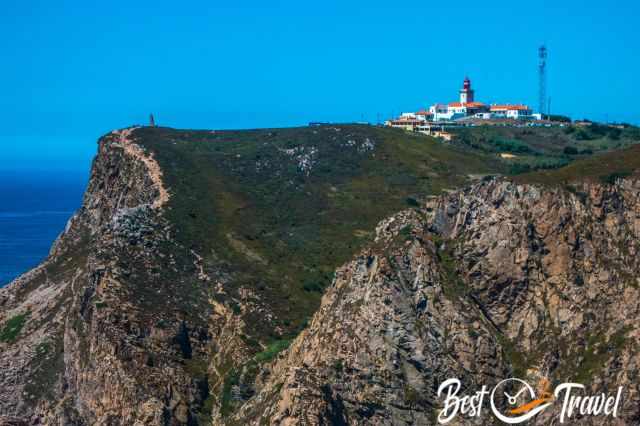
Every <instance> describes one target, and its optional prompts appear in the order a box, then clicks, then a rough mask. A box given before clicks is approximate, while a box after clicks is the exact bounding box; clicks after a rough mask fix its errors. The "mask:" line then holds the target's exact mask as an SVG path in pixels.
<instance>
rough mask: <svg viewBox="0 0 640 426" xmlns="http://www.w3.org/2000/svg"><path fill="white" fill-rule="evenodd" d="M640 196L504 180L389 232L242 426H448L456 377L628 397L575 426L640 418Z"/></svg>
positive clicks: (439, 203) (281, 365)
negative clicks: (442, 420) (615, 410)
mask: <svg viewBox="0 0 640 426" xmlns="http://www.w3.org/2000/svg"><path fill="white" fill-rule="evenodd" d="M639 197H640V181H638V180H636V179H628V180H621V181H618V183H617V184H616V185H614V186H603V185H600V184H581V185H577V186H575V187H571V188H569V190H567V189H548V188H545V189H543V188H540V187H536V186H529V185H516V184H513V183H509V182H505V181H490V182H484V183H482V184H479V185H476V186H474V187H471V188H469V189H467V190H464V191H459V192H455V193H452V194H449V195H446V196H444V197H441V198H435V199H432V200H429V201H428V202H426V203H425V204H424V205H423V206H422V207H421V208H420V209H417V210H412V211H405V212H402V213H399V214H397V215H395V216H393V217H391V218H389V219H387V220H385V221H383V222H382V223H381V224H380V226H379V227H378V229H377V238H376V242H375V244H374V245H373V246H372V247H370V248H368V249H367V250H365V251H363V252H362V253H361V254H360V255H359V256H358V257H357V258H356V259H355V260H354V261H352V262H350V263H349V264H347V265H345V266H344V267H342V268H341V269H339V270H338V271H337V273H336V277H335V280H334V283H333V285H332V287H331V288H330V289H329V290H328V292H327V294H326V295H325V296H324V298H323V301H322V306H321V308H320V310H319V312H318V313H317V314H316V315H315V316H314V319H313V321H312V323H311V325H310V326H309V327H308V329H306V330H305V331H304V332H303V333H302V334H301V335H300V336H299V337H298V338H297V339H296V341H295V342H294V343H293V344H292V346H291V347H290V349H289V350H288V351H287V352H286V353H285V354H283V356H282V357H281V358H280V359H279V360H278V361H277V362H275V363H274V364H273V365H272V366H270V368H269V369H268V371H265V372H264V376H263V377H264V378H265V379H264V383H263V384H262V387H261V390H260V392H259V393H258V394H257V395H256V396H255V397H254V398H253V399H252V400H250V401H249V402H248V403H247V404H246V405H245V406H243V407H242V409H241V410H240V411H239V412H238V413H236V415H235V416H234V417H233V419H232V420H231V423H233V422H235V423H237V424H246V423H251V424H262V423H263V422H264V421H265V420H268V422H269V423H270V424H353V425H356V424H388V425H396V424H435V423H436V415H437V412H438V410H439V409H440V408H441V407H442V405H441V404H442V399H441V398H438V396H437V389H438V386H439V384H440V383H442V382H443V381H444V380H446V379H448V378H459V379H460V380H461V381H462V383H463V386H464V388H465V389H480V387H481V385H482V384H486V385H488V386H492V385H495V384H496V383H497V382H499V381H500V380H502V379H504V378H508V377H514V376H515V377H521V378H524V379H527V380H529V381H532V383H536V382H537V380H538V379H539V378H542V377H545V378H548V379H549V380H551V381H552V382H553V383H558V382H566V381H576V382H578V383H583V384H585V385H586V386H587V388H588V389H589V391H590V392H591V393H593V394H596V393H598V392H601V391H611V390H612V389H613V390H615V389H616V388H617V386H623V388H624V392H625V401H624V405H623V408H622V409H621V413H620V414H619V416H618V418H616V419H612V418H606V419H605V418H598V417H591V418H587V417H584V418H581V419H579V420H577V419H575V418H574V419H573V422H575V423H576V424H604V423H610V424H635V423H637V421H638V419H639V418H640V408H639V407H640V405H639V402H640V401H639V396H638V385H637V383H638V372H639V370H638V364H639V362H640V355H639V353H638V346H637V336H638V333H639V332H640V329H639V328H638V325H637V318H638V315H639V313H640V312H639V308H640V305H639V302H638V300H639V298H638V296H640V294H639V290H638V278H637V276H638V271H639V267H640V265H639V264H638V258H637V256H636V253H637V250H638V248H639V242H640V239H639V237H640V234H638V220H639V218H640V198H639ZM558 409H559V408H558ZM558 409H554V410H549V411H548V412H545V413H542V414H541V415H540V416H538V417H537V418H536V419H535V420H534V421H535V422H537V424H550V423H551V422H553V421H556V422H557V420H558V419H557V416H558ZM487 415H488V416H490V414H487ZM554 418H555V420H554ZM457 421H458V422H459V423H472V424H486V422H487V421H491V420H490V417H488V418H485V419H482V418H479V419H471V418H466V419H465V417H464V416H459V418H457ZM566 423H571V421H569V422H567V420H566V419H565V424H566Z"/></svg>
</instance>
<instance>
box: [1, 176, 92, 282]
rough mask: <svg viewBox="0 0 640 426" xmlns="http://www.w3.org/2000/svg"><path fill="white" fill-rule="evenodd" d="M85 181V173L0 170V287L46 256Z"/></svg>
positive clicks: (77, 204)
mask: <svg viewBox="0 0 640 426" xmlns="http://www.w3.org/2000/svg"><path fill="white" fill-rule="evenodd" d="M86 183H87V174H86V173H82V172H74V173H72V172H58V171H56V172H44V171H37V172H33V171H30V172H24V171H15V172H14V171H11V172H0V287H2V286H4V285H6V284H8V283H9V282H11V280H13V279H14V278H15V277H17V276H19V275H20V274H22V273H24V272H26V271H28V270H29V269H31V268H33V267H34V266H37V265H38V264H39V263H40V262H41V261H42V260H43V259H44V258H45V257H46V256H47V254H48V253H49V249H50V248H51V244H52V243H53V241H54V240H55V239H56V237H57V236H58V235H59V234H60V233H61V232H62V231H63V230H64V227H65V225H66V223H67V221H68V220H69V218H70V217H71V216H72V215H73V212H74V211H75V210H77V209H78V208H79V207H80V204H81V202H82V194H83V192H84V189H85V187H86Z"/></svg>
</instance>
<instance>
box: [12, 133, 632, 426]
mask: <svg viewBox="0 0 640 426" xmlns="http://www.w3.org/2000/svg"><path fill="white" fill-rule="evenodd" d="M311 131H313V133H312V135H313V137H317V138H319V139H318V140H315V139H311V140H312V142H311V143H313V146H312V147H309V146H303V147H302V148H300V147H296V148H291V147H289V145H288V144H289V143H290V140H291V139H294V136H295V137H297V136H298V134H297V133H292V134H288V133H285V136H284V137H283V141H284V142H282V141H274V138H275V136H274V135H275V132H271V131H269V132H266V131H265V132H263V133H262V134H260V135H255V134H250V136H251V138H255V139H256V141H257V142H255V144H254V146H255V147H257V148H256V151H255V152H254V151H249V148H248V145H247V144H245V145H238V144H233V142H234V141H233V140H232V139H233V137H235V136H233V137H231V140H230V141H227V140H225V139H224V138H225V137H229V136H225V135H218V134H215V133H211V132H200V133H192V132H182V133H180V132H176V131H170V130H166V129H164V130H163V129H125V130H121V131H116V132H112V133H110V134H108V135H106V136H105V137H103V138H102V139H101V140H100V144H99V153H98V156H97V157H96V160H95V161H94V164H93V169H92V176H91V180H90V183H89V186H88V189H87V192H86V195H85V198H84V201H83V205H82V207H81V209H80V210H79V211H78V212H77V213H76V214H75V215H74V217H73V218H72V219H71V220H70V221H69V224H68V226H67V229H66V230H65V232H64V233H63V234H62V235H61V236H60V237H59V238H58V240H57V241H56V242H55V244H54V245H53V247H52V249H51V254H50V256H49V257H48V258H47V260H46V261H45V262H43V264H42V265H40V266H39V267H37V268H35V269H34V270H32V271H30V272H28V273H27V274H25V275H23V276H22V277H20V278H19V279H17V280H15V281H14V282H13V283H12V284H11V285H9V286H7V287H5V288H3V289H0V424H3V422H5V423H7V424H60V425H63V424H64V425H67V424H72V425H94V424H96V425H119V424H120V425H196V424H199V425H203V424H262V423H265V422H267V423H271V424H434V423H435V422H436V417H437V413H438V410H439V409H440V408H441V402H442V401H441V399H439V398H438V397H437V389H438V386H439V385H440V384H441V383H442V382H443V381H444V380H446V379H448V378H452V377H456V378H459V379H460V380H461V381H462V382H463V384H464V387H465V389H475V388H477V387H480V386H482V385H485V384H486V385H493V384H495V383H496V382H498V381H500V380H501V379H502V378H506V377H511V376H516V377H521V378H527V379H529V380H530V381H533V382H535V381H536V380H538V379H539V378H543V377H544V378H548V379H549V380H551V381H553V382H554V383H555V382H558V381H559V382H564V381H570V380H574V381H577V382H581V383H584V384H586V385H587V386H589V387H590V390H591V391H592V393H595V392H596V391H600V390H605V389H606V390H611V389H613V388H615V387H617V386H624V389H625V401H624V405H623V410H622V412H621V414H620V416H619V417H618V423H619V424H635V423H637V422H638V421H640V412H639V409H638V407H639V402H640V401H639V399H640V397H639V396H638V388H637V382H638V362H639V361H640V358H639V355H638V347H637V337H638V332H639V331H638V326H637V324H636V322H637V321H636V319H637V318H638V313H639V312H638V309H639V308H640V306H639V303H640V302H639V301H638V296H639V294H638V292H639V290H638V289H639V287H640V282H639V281H638V278H637V276H638V271H639V270H640V265H639V264H638V260H637V255H636V253H637V251H638V248H639V247H638V244H639V241H640V181H638V180H637V179H636V178H627V179H623V180H618V181H617V182H616V184H615V185H608V184H596V183H582V184H577V185H575V186H572V187H569V188H563V189H550V188H548V187H542V186H532V185H518V184H514V183H509V182H506V181H502V180H487V181H485V182H481V183H477V184H475V185H473V186H469V187H468V189H466V190H461V191H456V192H450V193H449V194H448V195H445V196H441V197H438V198H429V199H428V200H427V201H425V202H421V203H418V202H417V201H416V200H415V199H413V198H410V200H411V203H410V204H411V205H414V208H412V209H411V210H405V211H401V212H400V213H396V214H394V215H392V216H389V217H387V218H386V219H384V220H382V221H381V222H379V224H378V226H377V229H375V240H373V241H372V242H371V243H370V244H364V243H362V241H364V239H363V238H362V237H361V235H367V233H368V232H370V231H372V230H368V229H362V225H363V223H364V224H368V223H370V222H371V223H375V221H377V219H376V215H378V214H381V213H385V215H386V214H388V213H386V212H387V211H397V210H398V208H397V206H398V204H396V201H397V200H398V199H399V200H400V204H405V205H406V203H405V199H406V197H407V196H408V195H409V194H411V193H413V192H412V191H417V190H418V189H420V190H432V189H434V188H441V187H443V186H444V185H445V184H448V183H452V184H453V183H464V182H466V180H465V179H467V177H465V176H463V175H462V174H451V175H447V173H449V172H447V171H445V169H446V168H443V167H442V164H444V163H443V161H444V159H445V158H449V157H448V156H454V157H453V158H454V159H455V160H456V161H455V163H456V164H459V163H460V162H461V161H463V160H465V159H469V157H465V156H463V154H460V153H459V152H456V151H452V152H449V151H434V150H436V149H438V150H439V149H442V148H441V147H440V146H438V145H435V144H434V145H429V143H428V141H419V143H417V144H414V141H407V142H406V144H405V142H404V141H403V144H398V145H394V144H393V143H395V142H393V141H391V142H390V141H389V140H385V139H384V138H385V137H389V135H387V134H386V133H384V132H386V130H385V131H384V132H383V133H375V132H378V130H366V131H367V132H374V133H358V132H362V130H361V129H360V130H358V129H357V128H356V129H354V128H324V129H318V130H315V129H312V130H309V132H311ZM391 136H394V137H395V133H392V134H391ZM154 138H156V139H154ZM193 141H195V142H193ZM320 141H326V144H324V145H322V144H320ZM192 142H193V143H192ZM227 142H232V143H229V144H226V143H227ZM278 143H282V146H281V145H277V144H278ZM225 144H226V145H225ZM182 146H187V147H188V148H187V149H183V148H181V147H182ZM407 147H408V148H407ZM398 149H409V151H407V152H406V153H405V152H401V151H396V150H398ZM421 149H424V150H426V151H425V152H426V154H424V152H422V151H419V150H421ZM185 152H186V153H185ZM399 152H400V154H399ZM408 154H410V155H408ZM423 154H424V155H425V159H429V160H430V162H427V161H426V160H425V161H424V162H416V163H415V164H414V163H411V161H412V160H414V159H415V158H413V157H416V156H418V155H423ZM427 154H428V156H427ZM212 159H213V160H212ZM347 160H348V161H347ZM341 161H342V162H344V163H341ZM376 162H379V163H376ZM434 163H435V164H436V165H438V167H435V168H434V169H428V172H427V171H425V170H426V169H425V168H426V167H429V166H427V165H425V164H429V165H432V164H434ZM213 166H215V167H213ZM374 166H375V167H374ZM385 167H388V168H385ZM411 167H413V169H412V168H411ZM399 169H401V170H403V172H402V173H399V172H398V170H399ZM380 170H382V171H383V172H384V173H387V174H385V175H384V176H383V177H384V179H380V176H379V175H380ZM356 172H357V173H360V174H357V173H356ZM214 173H215V174H214ZM322 173H325V174H326V175H327V176H326V177H325V176H324V175H322ZM421 174H424V176H422V175H421ZM414 175H415V176H422V177H421V178H420V179H417V178H413V176H414ZM445 178H446V179H449V180H445ZM223 179H231V180H229V181H228V182H230V183H229V185H228V187H227V186H226V185H223V184H221V183H220V182H223ZM370 181H374V182H376V185H378V186H377V187H376V188H377V189H378V190H376V191H373V190H371V188H369V186H366V184H368V182H370ZM237 182H242V183H243V185H245V187H248V188H249V189H248V190H246V191H245V192H244V193H242V192H241V191H240V190H239V189H238V188H237V187H233V185H237ZM230 188H231V189H230ZM381 194H382V195H383V196H381ZM389 199H392V200H394V202H389V201H388V200H389ZM318 200H320V201H318ZM308 205H312V206H313V207H314V209H313V210H311V213H310V211H309V210H306V209H305V208H306V207H307V206H308ZM372 212H374V213H375V214H372ZM333 214H336V215H337V216H336V217H337V218H338V219H339V220H336V219H335V218H333V217H332V216H331V215H333ZM356 214H358V215H360V216H359V217H360V219H359V220H355V219H354V220H353V221H351V220H350V218H351V217H355V215H356ZM261 215H262V216H261ZM307 217H308V223H307V222H306V221H305V218H307ZM238 218H239V219H238ZM347 219H349V220H347ZM374 219H375V220H374ZM258 225H259V226H258ZM338 231H340V232H342V233H341V234H340V235H336V233H337V232H338ZM372 234H373V232H372ZM318 235H320V237H318ZM312 237H313V238H315V239H313V238H312ZM356 240H357V241H358V242H357V243H355V242H353V241H356ZM319 241H320V243H323V244H325V245H322V244H320V243H319ZM330 243H331V244H330ZM305 244H306V245H305ZM347 246H348V249H349V250H355V247H358V251H357V253H358V254H357V255H356V256H355V257H354V258H353V260H351V261H350V262H348V263H346V264H344V265H343V266H341V267H339V268H338V270H337V271H336V272H335V275H334V278H333V281H332V283H331V285H330V286H329V287H328V288H327V290H326V291H325V293H324V296H323V297H322V303H321V305H320V307H319V309H317V311H316V312H315V314H314V315H313V317H312V318H311V321H310V322H309V324H308V325H307V326H306V328H305V329H304V330H303V331H302V332H301V333H300V334H299V335H298V336H297V337H296V338H295V339H294V340H293V341H292V343H291V345H290V346H289V348H288V349H286V350H284V351H282V352H280V354H279V355H278V356H277V358H276V359H275V360H273V358H274V357H275V356H276V354H278V352H279V351H281V350H282V349H283V348H285V347H286V346H287V344H288V341H289V340H288V339H289V337H290V336H291V335H292V334H291V329H294V327H293V325H292V324H291V321H293V320H292V318H295V317H296V315H298V316H301V317H302V316H304V315H306V313H308V312H309V311H310V310H312V309H315V305H314V304H313V303H312V302H309V300H311V301H313V300H314V299H313V298H312V297H311V296H308V298H307V299H305V297H307V295H308V294H311V295H313V294H314V293H317V290H318V289H317V282H315V281H313V282H311V283H310V282H308V281H305V282H304V283H303V282H296V280H297V279H300V280H302V278H305V279H306V277H312V278H313V277H318V276H321V272H322V273H323V274H324V270H323V268H325V267H326V265H328V264H331V262H336V259H338V260H339V259H340V257H339V256H337V255H335V254H334V253H333V252H334V251H335V252H339V254H340V255H344V254H345V253H349V252H348V250H347V249H346V248H345V247H347ZM361 246H363V247H364V248H360V247H361ZM306 250H308V251H309V252H311V253H313V254H314V256H316V257H313V258H312V259H311V260H309V261H308V262H305V260H307V258H306V257H304V254H305V253H306ZM325 252H326V253H325ZM289 253H292V254H290V255H289ZM278 262H280V263H278ZM320 262H325V263H322V264H321V266H318V265H317V264H316V263H320ZM341 262H344V261H341ZM297 270H300V271H303V272H304V273H303V272H300V273H299V274H298V272H296V271H297ZM305 274H306V275H305ZM294 284H295V285H298V287H299V288H297V289H296V288H293V285H294ZM278 285H280V286H279V287H278ZM303 286H304V290H302V288H303ZM320 289H321V286H320ZM300 294H302V295H303V296H304V297H303V296H301V295H300ZM301 305H303V306H302V307H301ZM298 320H299V321H300V322H302V318H299V319H298ZM260 333H262V334H260ZM272 360H273V361H272ZM556 414H557V412H552V411H548V412H545V413H543V414H541V415H540V416H538V417H536V419H535V421H537V422H538V423H539V424H547V423H545V422H548V421H550V420H551V417H552V416H554V415H556ZM485 420H486V418H481V419H476V423H477V424H486V423H485ZM458 421H459V423H461V424H464V423H465V422H471V420H468V419H465V418H463V417H460V418H459V419H458ZM584 421H586V422H589V421H592V420H589V419H586V420H584ZM602 421H603V420H602V419H600V418H595V419H594V420H593V422H594V423H593V424H600V423H601V422H602ZM581 424H584V422H583V423H581Z"/></svg>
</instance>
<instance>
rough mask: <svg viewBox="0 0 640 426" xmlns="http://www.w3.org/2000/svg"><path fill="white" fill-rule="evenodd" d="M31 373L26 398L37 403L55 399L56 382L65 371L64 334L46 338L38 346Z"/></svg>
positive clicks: (25, 389)
mask: <svg viewBox="0 0 640 426" xmlns="http://www.w3.org/2000/svg"><path fill="white" fill-rule="evenodd" d="M30 370H31V375H30V377H29V380H28V381H27V382H26V384H25V388H24V391H25V399H26V401H27V402H28V403H30V404H33V405H36V404H38V403H39V402H41V401H42V400H43V399H47V400H49V401H54V400H55V398H56V387H55V383H56V381H57V380H58V378H59V377H60V374H61V372H62V371H64V343H63V341H62V336H58V337H57V338H55V339H52V340H46V341H44V342H42V343H40V344H38V346H36V351H35V356H34V357H33V359H32V360H31V365H30Z"/></svg>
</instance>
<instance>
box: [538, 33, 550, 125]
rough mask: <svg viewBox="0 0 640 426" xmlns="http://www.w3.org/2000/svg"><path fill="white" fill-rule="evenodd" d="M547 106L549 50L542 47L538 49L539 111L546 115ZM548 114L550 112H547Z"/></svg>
mask: <svg viewBox="0 0 640 426" xmlns="http://www.w3.org/2000/svg"><path fill="white" fill-rule="evenodd" d="M546 106H547V48H546V47H545V46H544V45H542V46H540V48H539V49H538V109H539V112H540V114H543V115H544V114H545V109H546V108H545V107H546ZM547 114H549V112H548V111H547Z"/></svg>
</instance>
